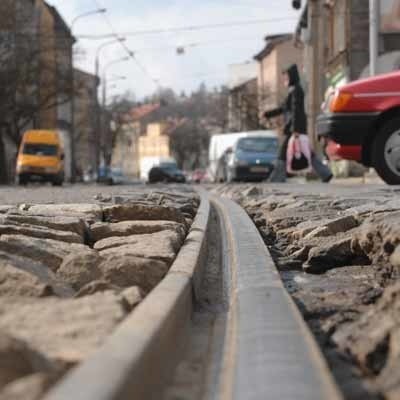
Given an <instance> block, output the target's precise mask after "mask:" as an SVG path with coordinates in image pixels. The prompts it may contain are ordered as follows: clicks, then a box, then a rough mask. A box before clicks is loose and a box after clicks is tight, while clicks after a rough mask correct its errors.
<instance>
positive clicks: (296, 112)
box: [264, 64, 333, 183]
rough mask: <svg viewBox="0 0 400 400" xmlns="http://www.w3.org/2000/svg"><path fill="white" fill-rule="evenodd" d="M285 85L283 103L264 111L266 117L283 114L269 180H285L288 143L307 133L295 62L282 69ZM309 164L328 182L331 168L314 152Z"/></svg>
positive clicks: (302, 98) (301, 91)
mask: <svg viewBox="0 0 400 400" xmlns="http://www.w3.org/2000/svg"><path fill="white" fill-rule="evenodd" d="M282 73H283V78H284V82H285V85H286V86H287V87H288V95H287V97H286V99H285V101H284V102H283V104H282V105H281V106H280V107H278V108H276V109H273V110H269V111H267V112H265V114H264V116H265V118H267V119H270V118H273V117H277V116H278V115H281V114H283V116H284V121H285V126H284V130H283V133H284V140H283V142H282V143H281V144H280V146H279V150H278V159H277V162H276V165H275V169H274V171H273V172H272V174H271V177H270V182H286V160H287V152H288V143H289V140H290V137H291V136H292V135H296V136H298V135H307V115H306V112H305V104H304V91H303V88H302V87H301V83H300V74H299V70H298V68H297V65H296V64H293V65H291V66H290V67H289V68H287V69H285V70H283V72H282ZM311 164H312V168H313V169H314V171H315V172H316V173H317V175H318V176H319V177H320V178H321V180H322V181H323V182H326V183H327V182H329V181H330V180H331V179H332V177H333V175H332V172H331V170H330V169H329V168H328V167H327V166H326V165H325V164H323V163H322V161H321V160H320V159H319V157H318V156H317V155H316V154H315V152H312V153H311Z"/></svg>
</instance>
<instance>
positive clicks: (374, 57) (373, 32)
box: [369, 0, 380, 76]
mask: <svg viewBox="0 0 400 400" xmlns="http://www.w3.org/2000/svg"><path fill="white" fill-rule="evenodd" d="M379 8H380V1H379V0H369V19H370V21H369V58H370V62H369V68H370V75H371V76H374V75H376V73H377V63H378V54H379Z"/></svg>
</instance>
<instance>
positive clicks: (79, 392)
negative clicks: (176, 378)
mask: <svg viewBox="0 0 400 400" xmlns="http://www.w3.org/2000/svg"><path fill="white" fill-rule="evenodd" d="M200 196H201V204H200V207H199V210H198V212H197V216H196V218H195V220H194V222H193V225H192V228H191V231H190V233H189V235H188V237H187V238H186V241H185V243H184V245H183V246H182V248H181V250H180V252H179V254H178V256H177V258H176V260H175V262H174V264H173V266H172V267H171V269H170V272H169V273H168V274H167V276H166V278H165V279H164V280H163V281H162V282H161V283H160V284H159V285H158V286H157V287H156V288H155V289H154V290H153V291H152V292H151V293H150V294H149V295H148V296H147V297H146V299H145V300H144V301H143V302H142V303H141V304H140V305H139V306H138V307H137V308H136V309H135V310H134V312H133V313H132V314H131V315H130V316H129V317H128V318H127V319H126V320H125V321H124V322H123V323H122V324H121V325H120V326H119V327H118V328H117V330H116V331H115V332H114V334H113V335H112V336H111V337H110V338H109V339H108V340H107V341H106V342H105V343H104V345H103V346H102V347H101V348H100V349H99V350H98V351H97V352H96V353H95V354H94V355H93V356H92V357H90V358H89V359H88V360H87V361H85V362H84V363H82V364H81V365H80V366H78V367H77V368H75V369H74V370H73V371H71V373H69V374H68V375H67V376H66V377H65V378H64V379H63V380H62V381H61V382H60V383H59V384H58V385H57V386H56V387H55V388H53V389H52V390H51V391H50V392H49V393H48V394H47V395H46V396H45V398H44V400H71V399H74V400H125V399H126V400H128V399H129V400H132V399H133V398H135V399H146V400H147V399H159V398H160V394H161V392H162V390H163V387H164V384H165V382H166V380H168V378H169V375H170V374H171V371H172V370H173V368H174V367H175V365H176V363H177V358H178V357H179V354H180V350H181V348H182V347H183V346H184V343H185V342H186V340H187V334H188V327H189V324H190V318H191V314H192V305H193V298H194V297H195V294H196V291H197V290H198V282H201V274H202V268H203V265H202V263H203V260H204V259H205V257H204V252H205V251H206V248H207V246H206V231H207V227H208V223H209V217H210V203H209V200H208V196H207V194H206V193H205V192H200Z"/></svg>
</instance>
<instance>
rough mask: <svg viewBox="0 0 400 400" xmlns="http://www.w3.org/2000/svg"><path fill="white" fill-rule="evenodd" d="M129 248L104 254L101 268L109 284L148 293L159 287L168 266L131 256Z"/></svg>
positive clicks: (158, 261)
mask: <svg viewBox="0 0 400 400" xmlns="http://www.w3.org/2000/svg"><path fill="white" fill-rule="evenodd" d="M129 247H130V246H126V248H124V247H122V248H117V249H113V252H112V253H110V254H104V255H103V256H102V257H103V261H102V262H101V263H100V265H99V268H100V270H101V272H102V273H103V276H104V279H105V280H106V281H107V282H110V283H112V284H113V285H117V286H119V287H121V288H126V287H130V286H139V287H140V288H141V289H142V290H144V291H145V292H146V293H147V292H149V291H150V290H152V289H153V288H154V287H155V286H156V285H158V284H159V283H160V282H161V280H162V279H163V278H164V277H165V275H166V274H167V272H168V265H167V264H166V263H165V262H162V261H160V260H153V259H146V258H140V257H137V256H136V255H135V254H129V251H128V250H129Z"/></svg>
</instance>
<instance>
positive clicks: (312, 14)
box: [295, 0, 400, 175]
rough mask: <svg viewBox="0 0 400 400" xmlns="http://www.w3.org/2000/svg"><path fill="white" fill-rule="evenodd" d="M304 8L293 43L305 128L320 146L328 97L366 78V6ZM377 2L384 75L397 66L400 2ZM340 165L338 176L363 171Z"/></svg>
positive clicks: (321, 0)
mask: <svg viewBox="0 0 400 400" xmlns="http://www.w3.org/2000/svg"><path fill="white" fill-rule="evenodd" d="M305 3H306V4H305V7H304V9H303V13H302V15H301V18H300V21H299V23H298V26H297V29H296V33H295V41H296V45H297V47H298V48H300V49H301V50H302V51H303V60H304V72H305V75H306V76H307V81H306V82H305V83H306V85H305V87H306V93H307V111H308V118H309V129H310V135H311V138H312V140H313V141H314V145H315V147H318V143H317V142H316V135H315V123H316V118H317V117H318V115H319V113H320V112H321V105H322V103H323V102H324V99H325V98H326V95H327V94H328V93H329V92H331V91H333V90H335V89H336V88H338V87H340V86H341V85H343V84H346V83H348V82H351V81H353V80H356V79H360V78H361V77H366V76H368V75H369V57H370V55H369V26H370V15H369V1H366V0H310V1H308V2H305ZM379 3H380V7H381V10H380V12H381V15H380V17H381V18H380V20H381V23H380V32H379V59H378V71H377V72H378V73H384V72H389V71H393V70H396V69H399V67H400V29H399V27H400V24H399V23H397V22H400V15H399V10H400V1H399V0H381V1H380V2H379ZM396 21H397V22H396ZM396 27H397V28H396ZM338 166H339V167H338V171H337V174H338V175H349V174H350V175H351V174H359V173H360V172H362V171H361V170H360V168H359V167H358V166H357V165H356V164H355V163H349V162H340V163H339V164H338ZM335 168H336V165H334V169H335Z"/></svg>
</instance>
